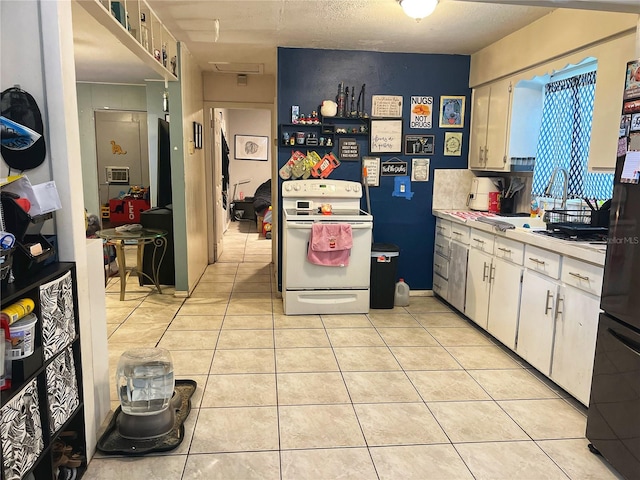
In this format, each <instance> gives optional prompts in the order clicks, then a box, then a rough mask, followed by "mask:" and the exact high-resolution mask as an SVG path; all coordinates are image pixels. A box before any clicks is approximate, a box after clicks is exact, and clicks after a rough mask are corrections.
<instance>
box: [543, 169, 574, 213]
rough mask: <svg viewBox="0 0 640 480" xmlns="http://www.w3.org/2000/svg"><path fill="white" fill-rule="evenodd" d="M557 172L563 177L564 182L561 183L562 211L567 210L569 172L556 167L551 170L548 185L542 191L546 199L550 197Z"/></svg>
mask: <svg viewBox="0 0 640 480" xmlns="http://www.w3.org/2000/svg"><path fill="white" fill-rule="evenodd" d="M559 171H560V172H562V174H563V175H564V181H563V182H562V205H561V206H560V209H562V210H564V209H565V208H567V190H568V189H569V172H567V170H566V169H564V168H560V167H556V168H555V169H554V170H553V173H552V174H551V178H550V179H549V183H548V184H547V188H546V189H545V190H544V195H545V196H546V197H549V196H551V190H552V189H553V184H554V183H555V181H556V175H557V174H558V172H559Z"/></svg>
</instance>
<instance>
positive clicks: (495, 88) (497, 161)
mask: <svg viewBox="0 0 640 480" xmlns="http://www.w3.org/2000/svg"><path fill="white" fill-rule="evenodd" d="M510 90H511V86H510V83H509V81H502V82H497V83H495V84H493V85H491V95H490V101H489V120H488V122H487V143H486V145H485V158H486V161H485V164H484V165H485V168H487V169H489V170H503V169H506V168H508V162H506V155H507V142H508V139H509V112H510V108H511V91H510Z"/></svg>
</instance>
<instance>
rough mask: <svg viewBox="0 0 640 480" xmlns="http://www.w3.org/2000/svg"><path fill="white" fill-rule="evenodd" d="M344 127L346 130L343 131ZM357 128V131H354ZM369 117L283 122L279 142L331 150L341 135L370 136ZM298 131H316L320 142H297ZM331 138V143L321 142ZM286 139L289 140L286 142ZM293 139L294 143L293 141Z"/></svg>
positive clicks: (288, 146) (296, 146) (297, 146)
mask: <svg viewBox="0 0 640 480" xmlns="http://www.w3.org/2000/svg"><path fill="white" fill-rule="evenodd" d="M341 129H344V130H345V132H341ZM354 130H355V131H354ZM369 131H370V123H369V118H368V117H323V118H322V119H321V121H320V122H319V123H311V124H310V123H281V124H280V125H279V126H278V139H279V140H278V142H279V146H280V147H282V148H293V149H296V148H314V149H316V148H317V149H328V150H331V149H332V148H334V147H335V146H336V144H337V141H338V139H339V138H340V137H367V138H368V137H369ZM296 132H304V133H310V132H312V133H314V134H315V137H316V139H317V140H318V144H316V143H313V142H312V143H307V142H308V140H307V139H305V143H297V142H296ZM321 138H325V139H328V138H330V139H331V144H330V145H326V143H325V144H324V145H321V144H320V141H319V140H320V139H321ZM285 139H287V141H286V142H285ZM291 139H293V143H291Z"/></svg>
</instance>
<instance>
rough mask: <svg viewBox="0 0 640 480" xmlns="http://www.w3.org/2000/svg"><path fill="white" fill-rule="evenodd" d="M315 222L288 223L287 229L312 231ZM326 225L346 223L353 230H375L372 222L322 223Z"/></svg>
mask: <svg viewBox="0 0 640 480" xmlns="http://www.w3.org/2000/svg"><path fill="white" fill-rule="evenodd" d="M314 223H315V222H305V223H303V222H287V225H286V228H291V229H297V230H311V225H313V224H314ZM322 223H325V224H329V225H331V224H342V223H346V224H347V225H351V229H352V230H365V229H368V230H371V228H373V224H372V223H371V222H360V223H349V222H322Z"/></svg>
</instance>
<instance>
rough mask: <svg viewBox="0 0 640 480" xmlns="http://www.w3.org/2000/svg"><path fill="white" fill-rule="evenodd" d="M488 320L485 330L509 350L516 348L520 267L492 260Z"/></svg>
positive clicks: (499, 260)
mask: <svg viewBox="0 0 640 480" xmlns="http://www.w3.org/2000/svg"><path fill="white" fill-rule="evenodd" d="M489 276H490V281H491V293H490V295H489V318H488V321H487V330H488V331H489V333H491V335H493V336H494V337H496V338H497V339H498V340H500V341H501V342H502V343H504V344H505V345H506V346H507V347H509V348H510V349H511V350H515V348H516V334H517V333H518V314H519V313H520V290H521V286H522V267H521V266H520V265H514V264H513V263H510V262H507V261H505V260H501V259H499V258H494V259H493V263H492V265H491V272H490V274H489Z"/></svg>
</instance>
